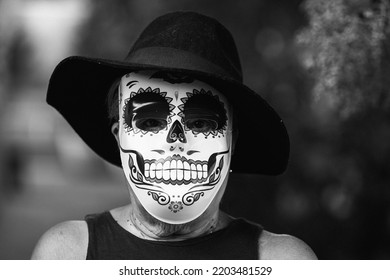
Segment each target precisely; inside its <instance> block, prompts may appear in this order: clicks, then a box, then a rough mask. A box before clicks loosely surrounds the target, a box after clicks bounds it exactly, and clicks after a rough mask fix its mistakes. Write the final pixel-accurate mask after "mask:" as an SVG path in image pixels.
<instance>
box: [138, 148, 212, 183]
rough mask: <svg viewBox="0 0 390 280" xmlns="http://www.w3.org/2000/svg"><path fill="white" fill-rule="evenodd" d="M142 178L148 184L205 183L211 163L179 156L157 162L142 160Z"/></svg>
mask: <svg viewBox="0 0 390 280" xmlns="http://www.w3.org/2000/svg"><path fill="white" fill-rule="evenodd" d="M144 162H145V164H144V176H145V180H147V181H149V182H153V183H154V182H157V183H161V182H163V183H165V184H172V185H181V184H189V183H202V182H205V181H206V180H207V178H208V176H209V170H210V169H209V163H210V164H211V166H210V167H212V166H213V165H215V159H214V163H213V162H210V161H209V162H207V161H200V160H196V161H194V160H192V159H187V158H186V157H182V156H179V155H173V156H169V157H167V158H165V159H159V160H144Z"/></svg>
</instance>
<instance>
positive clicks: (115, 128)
mask: <svg viewBox="0 0 390 280" xmlns="http://www.w3.org/2000/svg"><path fill="white" fill-rule="evenodd" d="M111 133H112V135H114V137H115V139H116V142H117V143H118V145H119V123H118V122H114V123H113V124H112V125H111Z"/></svg>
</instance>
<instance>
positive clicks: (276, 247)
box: [259, 231, 317, 260]
mask: <svg viewBox="0 0 390 280" xmlns="http://www.w3.org/2000/svg"><path fill="white" fill-rule="evenodd" d="M259 254H260V259H264V260H316V259H317V256H316V255H315V253H314V252H313V250H312V249H311V248H310V247H309V246H308V245H307V244H306V243H305V242H303V241H302V240H300V239H299V238H296V237H294V236H291V235H286V234H274V233H271V232H268V231H263V233H262V234H261V236H260V240H259Z"/></svg>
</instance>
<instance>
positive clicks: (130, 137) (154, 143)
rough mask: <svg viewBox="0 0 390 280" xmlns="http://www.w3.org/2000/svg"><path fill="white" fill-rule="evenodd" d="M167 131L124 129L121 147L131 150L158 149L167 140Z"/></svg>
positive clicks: (121, 136)
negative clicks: (154, 131)
mask: <svg viewBox="0 0 390 280" xmlns="http://www.w3.org/2000/svg"><path fill="white" fill-rule="evenodd" d="M165 138H166V131H160V132H158V133H146V134H144V133H142V132H138V133H134V132H124V131H122V133H121V135H120V143H121V147H122V148H124V149H131V150H136V151H138V150H152V149H158V148H159V146H160V147H161V145H162V144H163V143H164V142H166V141H165Z"/></svg>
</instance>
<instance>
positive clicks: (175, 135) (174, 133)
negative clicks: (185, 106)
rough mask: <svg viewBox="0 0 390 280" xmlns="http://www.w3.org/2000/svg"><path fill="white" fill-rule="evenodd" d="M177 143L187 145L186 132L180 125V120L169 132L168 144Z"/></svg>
mask: <svg viewBox="0 0 390 280" xmlns="http://www.w3.org/2000/svg"><path fill="white" fill-rule="evenodd" d="M176 141H179V142H181V143H187V139H186V137H185V136H184V130H183V126H182V125H181V124H180V122H179V121H178V120H176V121H175V122H174V123H173V125H172V127H171V129H170V130H169V132H168V136H167V142H168V143H175V142H176Z"/></svg>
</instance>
